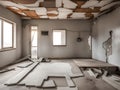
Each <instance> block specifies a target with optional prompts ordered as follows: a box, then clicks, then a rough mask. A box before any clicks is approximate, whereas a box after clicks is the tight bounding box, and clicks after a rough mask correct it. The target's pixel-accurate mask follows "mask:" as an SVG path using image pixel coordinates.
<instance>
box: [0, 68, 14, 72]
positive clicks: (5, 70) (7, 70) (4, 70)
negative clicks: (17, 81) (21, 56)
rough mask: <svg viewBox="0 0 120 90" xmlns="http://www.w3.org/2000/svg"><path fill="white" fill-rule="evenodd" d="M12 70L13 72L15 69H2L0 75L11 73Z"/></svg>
mask: <svg viewBox="0 0 120 90" xmlns="http://www.w3.org/2000/svg"><path fill="white" fill-rule="evenodd" d="M12 70H15V68H10V69H9V68H8V69H3V70H0V73H5V72H9V71H12Z"/></svg>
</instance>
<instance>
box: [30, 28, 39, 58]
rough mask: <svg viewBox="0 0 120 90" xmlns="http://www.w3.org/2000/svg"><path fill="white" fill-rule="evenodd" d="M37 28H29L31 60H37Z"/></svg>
mask: <svg viewBox="0 0 120 90" xmlns="http://www.w3.org/2000/svg"><path fill="white" fill-rule="evenodd" d="M37 30H38V27H37V26H31V58H32V59H37V57H38V56H37V46H38V45H37V43H38V41H37V38H38V31H37Z"/></svg>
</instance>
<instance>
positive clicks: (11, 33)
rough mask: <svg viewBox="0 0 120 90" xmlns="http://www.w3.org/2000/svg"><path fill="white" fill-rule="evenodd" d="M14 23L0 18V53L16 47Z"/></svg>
mask: <svg viewBox="0 0 120 90" xmlns="http://www.w3.org/2000/svg"><path fill="white" fill-rule="evenodd" d="M15 33H16V31H15V23H13V22H11V21H8V20H4V19H1V18H0V51H2V50H8V49H11V48H15V47H16V43H15V41H16V34H15Z"/></svg>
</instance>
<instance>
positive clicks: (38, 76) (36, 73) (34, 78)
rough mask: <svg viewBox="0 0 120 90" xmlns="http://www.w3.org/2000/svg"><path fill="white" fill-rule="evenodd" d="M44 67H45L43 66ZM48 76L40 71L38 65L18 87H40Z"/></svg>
mask: <svg viewBox="0 0 120 90" xmlns="http://www.w3.org/2000/svg"><path fill="white" fill-rule="evenodd" d="M45 67H46V66H45ZM47 78H48V76H46V74H45V73H44V71H43V70H42V69H41V65H38V66H37V67H36V68H35V69H34V70H33V71H32V72H31V73H30V74H29V75H28V76H27V77H26V78H25V79H24V80H22V81H21V82H20V83H19V85H25V86H34V87H41V86H42V84H43V81H44V80H47Z"/></svg>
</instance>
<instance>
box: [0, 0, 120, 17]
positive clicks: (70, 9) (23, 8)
mask: <svg viewBox="0 0 120 90" xmlns="http://www.w3.org/2000/svg"><path fill="white" fill-rule="evenodd" d="M0 5H2V6H4V7H6V8H7V9H9V10H11V11H12V12H14V13H16V14H19V15H20V16H21V17H22V19H31V18H32V19H91V18H96V17H98V16H99V15H100V14H101V13H103V12H104V11H106V10H110V9H112V8H113V7H115V6H118V5H120V1H119V0H0Z"/></svg>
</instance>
